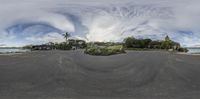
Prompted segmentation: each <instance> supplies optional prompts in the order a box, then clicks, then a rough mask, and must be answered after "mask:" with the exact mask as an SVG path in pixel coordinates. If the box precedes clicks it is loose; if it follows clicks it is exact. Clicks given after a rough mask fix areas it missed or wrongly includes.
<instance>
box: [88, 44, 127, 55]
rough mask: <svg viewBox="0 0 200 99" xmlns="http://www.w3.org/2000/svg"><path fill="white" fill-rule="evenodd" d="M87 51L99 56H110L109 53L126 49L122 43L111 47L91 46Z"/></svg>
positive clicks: (123, 51) (112, 53)
mask: <svg viewBox="0 0 200 99" xmlns="http://www.w3.org/2000/svg"><path fill="white" fill-rule="evenodd" d="M85 53H86V54H90V55H97V56H108V55H114V54H120V53H125V50H124V48H123V46H121V45H118V46H109V47H98V46H90V47H87V48H86V50H85Z"/></svg>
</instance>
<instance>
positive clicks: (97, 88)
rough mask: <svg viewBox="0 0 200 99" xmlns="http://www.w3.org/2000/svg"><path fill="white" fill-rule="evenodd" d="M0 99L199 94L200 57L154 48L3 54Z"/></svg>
mask: <svg viewBox="0 0 200 99" xmlns="http://www.w3.org/2000/svg"><path fill="white" fill-rule="evenodd" d="M0 99H200V56H187V55H177V54H170V53H168V52H153V51H151V52H127V53H126V54H121V55H114V56H107V57H104V56H90V55H85V54H83V52H82V51H43V52H31V53H25V54H19V55H7V56H0Z"/></svg>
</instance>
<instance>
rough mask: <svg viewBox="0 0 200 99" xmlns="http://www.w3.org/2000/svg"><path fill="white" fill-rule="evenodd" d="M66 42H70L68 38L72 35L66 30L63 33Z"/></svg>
mask: <svg viewBox="0 0 200 99" xmlns="http://www.w3.org/2000/svg"><path fill="white" fill-rule="evenodd" d="M63 36H64V38H65V40H66V42H68V38H69V37H70V34H69V33H68V32H66V33H65V34H63Z"/></svg>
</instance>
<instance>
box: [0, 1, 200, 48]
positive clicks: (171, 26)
mask: <svg viewBox="0 0 200 99" xmlns="http://www.w3.org/2000/svg"><path fill="white" fill-rule="evenodd" d="M198 4H200V1H199V0H190V1H188V0H1V1H0V15H1V16H0V46H24V45H27V44H42V43H46V42H63V41H64V39H63V37H62V34H63V33H65V32H70V34H71V35H72V37H73V38H79V39H84V40H87V41H122V40H123V39H124V38H125V37H128V36H135V37H138V38H151V39H156V40H161V39H163V38H164V37H165V36H166V35H169V36H170V37H171V38H172V39H173V40H175V41H177V42H180V43H181V45H183V46H200V39H199V38H200V25H199V24H200V18H199V16H200V7H199V5H198Z"/></svg>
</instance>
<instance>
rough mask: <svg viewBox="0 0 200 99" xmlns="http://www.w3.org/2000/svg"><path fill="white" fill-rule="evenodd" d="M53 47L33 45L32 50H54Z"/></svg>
mask: <svg viewBox="0 0 200 99" xmlns="http://www.w3.org/2000/svg"><path fill="white" fill-rule="evenodd" d="M52 49H53V47H52V46H51V45H47V44H43V45H33V46H32V47H31V50H52Z"/></svg>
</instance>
